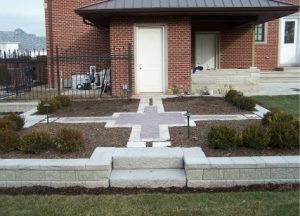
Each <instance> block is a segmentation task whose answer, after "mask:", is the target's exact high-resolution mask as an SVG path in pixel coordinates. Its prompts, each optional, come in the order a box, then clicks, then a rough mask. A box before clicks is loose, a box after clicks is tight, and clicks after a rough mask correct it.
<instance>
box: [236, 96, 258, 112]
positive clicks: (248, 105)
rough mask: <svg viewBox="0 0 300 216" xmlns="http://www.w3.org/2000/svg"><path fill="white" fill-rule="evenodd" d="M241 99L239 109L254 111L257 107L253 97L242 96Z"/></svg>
mask: <svg viewBox="0 0 300 216" xmlns="http://www.w3.org/2000/svg"><path fill="white" fill-rule="evenodd" d="M238 99H239V108H240V109H245V110H249V111H252V110H253V109H254V107H255V105H256V102H255V100H254V99H253V98H251V97H245V96H241V97H239V98H238Z"/></svg>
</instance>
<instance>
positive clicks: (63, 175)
mask: <svg viewBox="0 0 300 216" xmlns="http://www.w3.org/2000/svg"><path fill="white" fill-rule="evenodd" d="M112 152H113V148H97V149H96V150H95V151H94V153H93V155H92V156H91V158H90V159H1V160H0V187H23V186H36V185H39V186H49V187H72V186H82V187H86V188H97V187H109V177H110V173H111V169H112Z"/></svg>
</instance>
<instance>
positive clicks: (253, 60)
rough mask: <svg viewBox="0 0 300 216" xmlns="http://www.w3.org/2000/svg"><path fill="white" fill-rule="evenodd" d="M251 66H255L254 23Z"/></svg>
mask: <svg viewBox="0 0 300 216" xmlns="http://www.w3.org/2000/svg"><path fill="white" fill-rule="evenodd" d="M252 67H255V25H252Z"/></svg>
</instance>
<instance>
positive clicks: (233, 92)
mask: <svg viewBox="0 0 300 216" xmlns="http://www.w3.org/2000/svg"><path fill="white" fill-rule="evenodd" d="M237 93H238V92H237V91H236V90H229V91H228V92H227V94H226V95H225V101H227V102H229V103H232V102H233V98H234V97H235V96H237Z"/></svg>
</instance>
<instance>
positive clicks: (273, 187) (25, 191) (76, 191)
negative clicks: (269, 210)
mask: <svg viewBox="0 0 300 216" xmlns="http://www.w3.org/2000/svg"><path fill="white" fill-rule="evenodd" d="M296 190H299V184H266V185H250V186H235V187H230V188H188V187H182V188H178V187H171V188H90V189H89V188H83V187H67V188H51V187H42V186H35V187H21V188H0V194H9V195H33V194H34V195H54V194H55V195H82V194H93V195H101V194H122V195H127V194H141V193H172V194H174V193H176V194H180V193H201V192H204V193H218V192H246V191H278V192H283V191H296Z"/></svg>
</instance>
